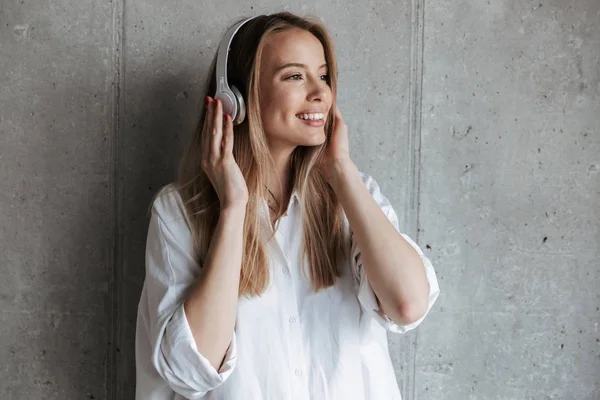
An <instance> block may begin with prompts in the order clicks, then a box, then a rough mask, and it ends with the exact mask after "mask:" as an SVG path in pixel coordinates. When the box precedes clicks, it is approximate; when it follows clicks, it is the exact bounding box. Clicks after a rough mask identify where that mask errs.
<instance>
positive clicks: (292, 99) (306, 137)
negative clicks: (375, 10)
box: [259, 28, 332, 149]
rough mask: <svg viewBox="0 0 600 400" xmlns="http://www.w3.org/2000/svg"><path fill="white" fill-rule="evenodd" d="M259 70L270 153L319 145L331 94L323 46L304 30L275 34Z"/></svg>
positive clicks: (264, 120)
mask: <svg viewBox="0 0 600 400" xmlns="http://www.w3.org/2000/svg"><path fill="white" fill-rule="evenodd" d="M259 68H260V81H259V85H260V93H261V95H260V96H261V97H260V109H261V114H262V123H263V127H264V129H265V131H266V134H267V138H268V141H269V145H270V146H271V148H275V149H284V148H295V147H296V146H318V145H321V144H323V143H324V142H325V138H326V137H325V119H326V118H327V113H328V112H329V109H330V108H331V102H332V93H331V88H330V87H329V84H328V78H329V77H328V75H327V74H328V70H327V65H326V62H325V52H324V50H323V46H322V45H321V42H320V41H319V40H318V39H317V38H316V37H315V36H314V35H313V34H312V33H310V32H307V31H305V30H303V29H297V28H294V29H290V30H287V31H283V32H279V33H277V34H276V35H275V36H273V37H272V38H271V39H270V40H269V41H268V42H267V43H266V44H265V48H264V52H263V56H262V59H261V63H260V66H259Z"/></svg>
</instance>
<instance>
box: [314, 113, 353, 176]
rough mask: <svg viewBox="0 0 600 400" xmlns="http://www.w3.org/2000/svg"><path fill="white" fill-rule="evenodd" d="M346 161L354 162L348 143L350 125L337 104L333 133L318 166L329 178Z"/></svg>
mask: <svg viewBox="0 0 600 400" xmlns="http://www.w3.org/2000/svg"><path fill="white" fill-rule="evenodd" d="M346 163H350V164H352V160H351V159H350V145H349V143H348V127H347V126H346V123H345V122H344V119H343V118H342V113H341V112H340V109H339V108H338V107H337V106H336V107H335V113H334V121H333V133H332V134H331V138H330V139H329V143H328V144H327V148H326V149H325V153H324V154H323V157H322V158H321V161H320V162H319V163H318V164H317V168H318V169H319V171H321V173H322V174H323V176H324V177H325V179H327V180H329V179H330V178H332V175H333V174H334V173H335V172H337V171H338V170H339V168H340V167H343V166H344V165H345V164H346Z"/></svg>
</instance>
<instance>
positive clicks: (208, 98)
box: [204, 96, 210, 104]
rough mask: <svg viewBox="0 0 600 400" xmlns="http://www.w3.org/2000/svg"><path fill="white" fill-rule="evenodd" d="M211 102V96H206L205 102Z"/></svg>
mask: <svg viewBox="0 0 600 400" xmlns="http://www.w3.org/2000/svg"><path fill="white" fill-rule="evenodd" d="M209 102H210V97H208V96H206V97H205V98H204V104H208V103H209Z"/></svg>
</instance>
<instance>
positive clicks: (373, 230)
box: [327, 160, 429, 325]
mask: <svg viewBox="0 0 600 400" xmlns="http://www.w3.org/2000/svg"><path fill="white" fill-rule="evenodd" d="M327 180H328V182H329V183H330V185H331V186H332V188H333V189H334V191H335V193H336V195H337V197H338V199H339V201H340V202H341V204H342V207H343V208H344V211H345V213H346V216H347V218H348V221H349V223H350V228H351V229H352V232H353V233H354V238H355V240H356V242H357V243H358V246H359V247H360V249H361V253H362V260H363V266H364V268H365V273H366V275H367V278H368V280H369V282H370V284H371V286H372V288H373V291H374V292H375V294H376V296H377V299H378V300H379V303H380V304H381V310H382V311H383V312H384V313H385V314H387V315H388V316H389V317H390V318H391V319H392V320H393V321H394V322H396V323H397V324H401V325H406V324H409V323H412V322H414V321H416V320H418V319H420V318H421V317H422V316H423V315H424V314H425V312H426V311H427V307H428V295H429V283H428V281H427V276H426V274H425V268H424V265H423V261H422V260H421V257H420V256H419V254H418V253H417V252H416V251H415V249H414V248H413V247H412V246H411V245H410V244H409V243H408V242H407V241H406V240H405V239H404V238H403V237H402V235H401V234H400V233H399V232H398V231H396V229H395V228H394V226H393V225H392V224H391V223H390V221H389V220H388V219H387V217H386V215H385V214H384V213H383V211H382V210H381V208H380V207H379V205H378V204H377V202H376V201H375V199H374V198H373V196H372V195H371V193H369V190H368V189H367V188H366V187H365V185H364V183H363V181H362V179H361V177H360V175H359V172H358V169H357V168H356V166H355V165H354V163H352V161H351V160H347V161H341V162H338V163H335V164H333V165H332V167H331V168H330V169H329V174H328V177H327Z"/></svg>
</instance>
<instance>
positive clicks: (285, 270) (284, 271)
mask: <svg viewBox="0 0 600 400" xmlns="http://www.w3.org/2000/svg"><path fill="white" fill-rule="evenodd" d="M281 272H283V274H284V275H287V274H289V272H288V270H287V268H285V267H283V268H281Z"/></svg>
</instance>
